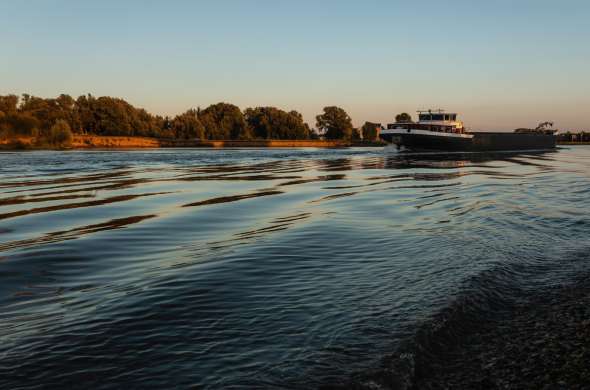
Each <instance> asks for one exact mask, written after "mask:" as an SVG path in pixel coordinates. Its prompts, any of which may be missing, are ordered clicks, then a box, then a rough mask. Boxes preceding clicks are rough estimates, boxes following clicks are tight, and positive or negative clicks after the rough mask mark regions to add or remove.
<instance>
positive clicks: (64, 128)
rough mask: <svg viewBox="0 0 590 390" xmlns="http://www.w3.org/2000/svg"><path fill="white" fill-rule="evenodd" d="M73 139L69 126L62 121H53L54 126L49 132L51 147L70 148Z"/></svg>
mask: <svg viewBox="0 0 590 390" xmlns="http://www.w3.org/2000/svg"><path fill="white" fill-rule="evenodd" d="M73 138H74V136H73V134H72V130H71V129H70V125H69V124H68V122H66V121H65V120H63V119H59V120H57V121H55V124H54V125H53V126H51V129H50V130H49V142H50V143H51V144H52V145H55V146H59V147H65V146H70V145H71V144H72V140H73Z"/></svg>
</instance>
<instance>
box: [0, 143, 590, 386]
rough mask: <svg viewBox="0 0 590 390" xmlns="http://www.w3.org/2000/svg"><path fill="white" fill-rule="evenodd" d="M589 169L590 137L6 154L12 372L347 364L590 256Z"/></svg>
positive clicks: (2, 294) (160, 381)
mask: <svg viewBox="0 0 590 390" xmlns="http://www.w3.org/2000/svg"><path fill="white" fill-rule="evenodd" d="M589 188H590V147H568V148H562V149H559V150H558V151H555V152H550V153H541V154H534V153H528V154H527V153H525V154H496V155H486V154H447V155H439V154H403V153H397V152H396V151H394V150H389V149H381V148H359V149H355V148H352V149H287V150H283V149H239V150H232V149H221V150H191V149H160V150H148V151H143V150H142V151H68V152H18V153H0V280H1V283H0V387H1V388H5V389H8V388H10V389H16V388H43V387H60V388H120V387H123V386H128V387H130V388H174V387H177V388H187V387H193V388H207V389H220V388H234V389H252V388H277V389H278V388H293V389H303V388H317V387H320V386H323V385H328V384H338V383H345V382H347V381H348V380H349V378H350V377H351V375H355V373H362V372H367V371H370V370H372V369H374V368H375V367H378V366H379V365H381V364H382V361H383V359H385V358H386V357H387V356H389V355H391V354H392V353H394V352H395V351H396V350H397V349H399V347H400V345H401V344H403V343H404V342H406V343H407V340H410V339H412V337H414V336H415V334H416V331H417V329H419V328H423V327H424V326H428V325H429V324H430V325H431V326H432V325H437V323H436V321H441V313H447V312H454V313H455V314H453V313H451V314H449V315H450V316H455V317H454V318H446V320H445V323H444V324H439V325H438V326H446V327H455V328H454V329H455V330H454V332H455V333H456V332H460V331H461V329H462V328H461V324H460V322H461V317H460V316H458V315H457V312H458V310H450V308H456V307H457V305H461V310H459V311H461V312H465V311H469V312H472V313H484V314H482V316H485V313H486V311H490V310H497V308H498V306H499V307H501V306H502V304H503V303H505V302H509V301H514V300H517V299H518V297H519V295H520V294H524V293H526V292H527V291H535V290H538V289H541V288H544V287H546V286H551V285H558V284H561V283H567V282H568V281H570V280H572V279H574V278H575V277H577V276H579V275H581V274H583V273H585V272H587V270H588V269H589V266H590V264H589V262H588V256H587V254H588V251H589V249H590V241H589V239H588V233H589V232H590V213H589V212H588V206H589V204H590V190H589ZM482 320H483V319H482Z"/></svg>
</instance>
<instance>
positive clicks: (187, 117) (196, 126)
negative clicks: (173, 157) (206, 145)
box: [172, 109, 205, 139]
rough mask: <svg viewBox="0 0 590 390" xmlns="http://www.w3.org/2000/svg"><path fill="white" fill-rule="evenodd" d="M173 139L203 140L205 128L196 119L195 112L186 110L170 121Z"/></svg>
mask: <svg viewBox="0 0 590 390" xmlns="http://www.w3.org/2000/svg"><path fill="white" fill-rule="evenodd" d="M172 129H173V131H174V137H175V138H178V139H203V138H204V137H205V127H204V126H203V124H202V123H201V121H200V120H199V118H198V117H197V110H193V109H191V110H188V111H187V112H185V113H184V114H180V115H177V116H176V117H175V118H174V120H173V121H172Z"/></svg>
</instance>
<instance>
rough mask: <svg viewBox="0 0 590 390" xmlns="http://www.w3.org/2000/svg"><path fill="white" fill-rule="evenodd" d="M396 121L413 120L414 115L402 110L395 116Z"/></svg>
mask: <svg viewBox="0 0 590 390" xmlns="http://www.w3.org/2000/svg"><path fill="white" fill-rule="evenodd" d="M395 121H396V122H412V116H411V115H410V114H408V113H407V112H402V113H401V114H398V115H396V116H395Z"/></svg>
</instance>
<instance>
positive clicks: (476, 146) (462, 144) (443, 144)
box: [381, 132, 555, 152]
mask: <svg viewBox="0 0 590 390" xmlns="http://www.w3.org/2000/svg"><path fill="white" fill-rule="evenodd" d="M433 133H434V132H433ZM466 134H467V135H473V137H471V138H463V137H448V136H441V135H437V134H436V133H434V134H433V135H429V134H412V133H402V134H382V135H381V139H383V140H384V141H386V142H390V143H394V144H396V145H398V146H403V147H404V148H406V149H410V150H433V151H457V152H471V151H473V152H480V151H513V150H545V149H554V148H555V136H554V135H549V134H531V133H528V134H527V133H466Z"/></svg>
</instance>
